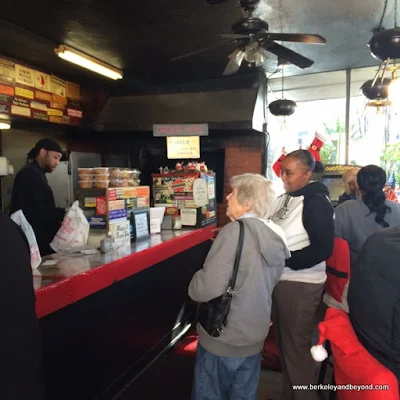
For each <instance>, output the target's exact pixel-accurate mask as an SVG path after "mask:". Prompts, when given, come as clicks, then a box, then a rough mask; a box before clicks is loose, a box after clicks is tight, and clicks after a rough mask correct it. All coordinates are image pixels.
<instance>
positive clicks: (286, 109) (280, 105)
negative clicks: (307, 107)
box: [268, 99, 297, 117]
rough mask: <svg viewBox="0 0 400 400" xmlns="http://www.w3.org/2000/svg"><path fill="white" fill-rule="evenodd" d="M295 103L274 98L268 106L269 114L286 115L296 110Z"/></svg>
mask: <svg viewBox="0 0 400 400" xmlns="http://www.w3.org/2000/svg"><path fill="white" fill-rule="evenodd" d="M296 107H297V104H296V103H295V102H294V101H292V100H285V99H281V100H275V101H273V102H272V103H270V105H269V106H268V108H269V111H270V112H271V114H273V115H275V116H277V117H279V116H282V117H287V116H289V115H292V114H293V113H294V112H295V111H296Z"/></svg>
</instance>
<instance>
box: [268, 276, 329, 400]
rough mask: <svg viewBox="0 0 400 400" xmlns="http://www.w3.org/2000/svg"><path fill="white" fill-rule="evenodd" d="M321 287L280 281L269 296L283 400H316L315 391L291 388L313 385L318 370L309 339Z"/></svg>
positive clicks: (319, 300) (314, 320)
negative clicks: (270, 297)
mask: <svg viewBox="0 0 400 400" xmlns="http://www.w3.org/2000/svg"><path fill="white" fill-rule="evenodd" d="M323 289H324V285H323V284H312V283H302V282H290V281H281V282H279V283H278V284H277V285H276V286H275V289H274V292H273V295H272V300H273V301H272V321H273V323H274V325H275V328H276V333H277V335H276V336H277V342H278V348H279V351H280V356H281V364H282V373H283V391H282V396H281V399H282V400H303V399H304V400H317V399H320V397H319V395H318V393H317V391H309V390H293V388H292V385H310V384H313V385H316V384H317V383H318V371H317V365H316V363H315V361H314V360H313V359H312V357H311V353H310V349H311V339H312V336H313V332H314V330H315V329H316V326H317V323H316V312H317V308H318V306H319V304H320V302H321V298H322V291H323Z"/></svg>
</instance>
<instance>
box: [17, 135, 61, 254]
mask: <svg viewBox="0 0 400 400" xmlns="http://www.w3.org/2000/svg"><path fill="white" fill-rule="evenodd" d="M61 157H62V150H61V147H60V145H59V144H58V143H57V142H56V141H54V140H52V139H47V138H46V139H41V140H39V141H38V142H37V143H36V145H35V147H34V148H33V149H32V150H31V151H30V152H29V153H28V164H27V165H25V166H24V167H23V168H22V169H21V170H20V171H19V172H18V174H17V176H16V178H15V181H14V186H13V191H12V198H11V213H13V212H15V211H18V210H22V211H23V213H24V215H25V217H26V219H27V220H28V222H29V223H30V224H31V226H32V228H33V230H34V232H35V235H36V240H37V242H38V245H39V249H40V254H41V255H42V256H44V255H47V254H51V253H53V250H52V249H51V247H50V243H51V241H52V240H53V238H54V236H55V235H56V233H57V231H58V229H59V227H60V225H61V221H62V219H63V216H64V212H63V210H60V209H57V208H56V205H55V202H54V196H53V191H52V190H51V187H50V185H49V184H48V182H47V178H46V173H51V172H53V171H54V169H55V168H56V167H57V165H58V164H59V163H60V160H61Z"/></svg>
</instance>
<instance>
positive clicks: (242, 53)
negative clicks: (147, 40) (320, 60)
mask: <svg viewBox="0 0 400 400" xmlns="http://www.w3.org/2000/svg"><path fill="white" fill-rule="evenodd" d="M259 2H260V0H240V5H241V7H242V8H243V9H244V10H245V12H246V17H245V18H242V19H240V20H239V21H238V22H236V23H235V24H233V25H232V33H230V34H221V35H219V36H220V37H223V38H226V39H230V41H228V42H224V43H217V44H215V45H212V46H209V47H205V48H202V49H199V50H196V51H192V52H190V53H186V54H183V55H180V56H177V57H174V58H172V59H171V61H176V60H180V59H182V58H186V57H190V56H192V55H195V54H199V53H202V52H204V51H207V50H211V49H213V48H216V47H219V46H223V45H229V44H232V43H238V47H237V48H236V49H235V51H234V52H233V53H232V54H230V55H229V56H228V58H229V62H228V65H227V66H226V68H225V70H224V73H223V74H224V75H232V74H234V73H236V72H237V71H238V70H239V68H240V66H241V64H242V62H243V60H245V61H247V62H248V63H249V64H254V65H255V66H257V67H259V66H261V65H263V63H264V62H265V61H266V60H267V55H266V52H270V53H273V54H275V55H276V56H278V58H279V59H283V60H286V61H288V62H289V63H291V64H293V65H296V66H297V67H299V68H308V67H310V66H311V65H313V64H314V61H312V60H310V59H309V58H307V57H305V56H303V55H301V54H299V53H297V52H295V51H293V50H290V49H288V48H287V47H284V46H282V45H280V44H278V43H276V42H275V41H283V42H297V43H304V44H326V40H325V38H323V37H322V36H320V35H314V34H309V33H273V32H269V30H268V29H269V27H268V23H267V22H265V21H263V20H262V19H260V18H257V17H253V13H254V11H255V9H256V7H257V6H258V3H259Z"/></svg>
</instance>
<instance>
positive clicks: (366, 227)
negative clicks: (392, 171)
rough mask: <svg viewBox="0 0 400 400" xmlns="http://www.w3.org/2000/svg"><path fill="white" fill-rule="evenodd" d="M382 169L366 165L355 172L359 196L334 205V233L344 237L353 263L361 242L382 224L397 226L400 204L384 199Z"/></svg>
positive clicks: (380, 228)
mask: <svg viewBox="0 0 400 400" xmlns="http://www.w3.org/2000/svg"><path fill="white" fill-rule="evenodd" d="M385 183H386V173H385V171H384V170H383V169H382V168H380V167H378V166H376V165H367V166H366V167H363V168H361V169H360V171H359V172H358V174H357V184H358V190H359V194H358V197H359V198H361V199H360V200H354V201H346V202H345V203H343V204H341V205H339V206H338V207H336V209H335V236H336V237H339V238H341V239H344V240H346V241H347V243H348V244H349V247H350V264H351V266H354V265H355V263H356V262H357V260H358V257H359V255H360V252H361V247H362V245H363V244H364V242H365V241H366V240H367V239H368V238H369V237H370V236H371V235H372V234H374V233H375V232H378V231H380V230H382V229H384V228H388V227H396V226H400V205H399V204H397V203H395V202H393V201H390V200H387V199H386V197H385V193H384V192H383V189H384V186H385Z"/></svg>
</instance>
